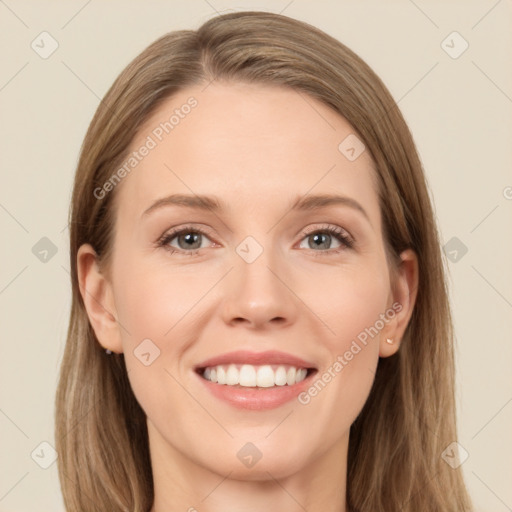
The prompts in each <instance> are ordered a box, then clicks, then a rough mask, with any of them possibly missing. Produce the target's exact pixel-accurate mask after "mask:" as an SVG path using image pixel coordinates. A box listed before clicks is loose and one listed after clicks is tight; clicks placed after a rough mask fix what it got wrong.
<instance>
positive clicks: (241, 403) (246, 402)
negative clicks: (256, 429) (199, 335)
mask: <svg viewBox="0 0 512 512" xmlns="http://www.w3.org/2000/svg"><path fill="white" fill-rule="evenodd" d="M194 370H195V373H196V374H197V375H198V376H199V378H200V379H201V381H202V382H203V383H204V385H205V387H206V389H207V390H208V391H210V392H211V393H212V394H213V395H214V396H215V397H217V398H219V399H221V400H223V401H225V402H227V403H229V404H230V405H232V406H235V407H239V408H243V409H253V410H263V409H271V408H275V407H278V406H280V405H283V404H284V403H286V402H288V401H290V400H292V399H293V398H295V397H296V396H297V395H298V394H299V393H300V392H301V391H303V390H304V389H305V388H306V387H307V386H308V385H309V384H310V382H311V378H312V377H313V375H314V374H315V373H317V371H318V370H317V368H316V367H315V366H314V365H313V364H312V363H309V362H307V361H305V360H304V359H301V358H298V357H296V356H292V355H290V354H286V353H284V352H276V351H271V352H261V353H254V352H247V351H238V352H231V353H229V354H224V355H221V356H218V357H215V358H211V359H208V360H207V361H203V362H202V363H201V364H199V365H198V366H196V367H195V368H194Z"/></svg>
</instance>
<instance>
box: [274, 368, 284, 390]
mask: <svg viewBox="0 0 512 512" xmlns="http://www.w3.org/2000/svg"><path fill="white" fill-rule="evenodd" d="M275 383H276V386H284V385H285V384H286V369H285V367H284V366H280V367H279V368H278V369H277V370H276V373H275Z"/></svg>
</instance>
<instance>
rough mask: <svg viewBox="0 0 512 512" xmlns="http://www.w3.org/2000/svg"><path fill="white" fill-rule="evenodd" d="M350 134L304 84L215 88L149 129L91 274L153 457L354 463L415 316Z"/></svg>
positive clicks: (137, 143)
mask: <svg viewBox="0 0 512 512" xmlns="http://www.w3.org/2000/svg"><path fill="white" fill-rule="evenodd" d="M190 98H193V100H191V99H190ZM186 105H189V107H185V106H186ZM173 115H174V117H172V116H173ZM165 123H167V124H165ZM353 134H354V129H353V128H352V127H351V126H350V125H349V124H348V123H347V121H346V120H345V119H343V118H342V117H341V116H339V115H338V114H336V113H335V112H333V111H331V110H330V109H329V108H328V107H326V106H324V105H323V104H321V103H319V102H317V101H316V100H314V99H313V98H311V97H309V96H306V95H304V94H302V93H300V94H299V93H297V92H296V91H294V90H291V89H287V88H281V87H264V86H260V85H248V84H219V83H213V84H211V85H209V86H208V87H207V88H204V86H201V87H199V86H197V87H196V86H195V87H190V88H187V89H185V90H183V91H181V92H180V93H179V94H176V95H175V96H173V97H172V98H169V99H168V100H167V101H166V102H165V103H164V104H162V105H161V106H160V107H159V109H158V110H157V111H156V112H155V114H154V115H153V116H152V117H151V118H150V119H148V120H147V122H146V123H145V125H144V126H143V127H141V129H140V131H139V134H138V136H137V137H136V139H135V140H134V141H133V143H132V145H131V149H132V151H137V154H138V156H135V158H136V163H135V161H132V162H131V163H132V164H133V165H132V166H131V168H130V169H131V170H130V172H129V173H126V174H127V175H126V176H125V177H124V178H123V180H122V182H121V183H120V184H119V185H117V187H118V188H117V189H116V190H115V193H116V208H117V210H116V211H117V216H116V230H115V238H114V249H113V253H112V259H111V264H110V267H109V268H110V272H109V274H108V278H106V277H105V276H103V277H98V276H99V274H97V275H96V278H97V280H96V281H95V280H94V279H96V278H95V277H93V276H92V274H91V273H87V271H85V270H84V271H82V274H81V275H82V279H83V283H85V284H87V285H88V286H90V287H91V288H93V289H95V290H97V292H98V294H100V295H101V297H102V300H104V301H105V303H106V304H108V307H107V309H109V311H111V312H112V313H113V316H114V317H115V318H116V319H117V320H118V322H117V323H116V322H110V323H109V322H108V320H101V321H99V320H98V318H96V317H95V315H94V313H93V314H90V317H91V320H92V322H93V325H94V328H95V332H96V334H97V337H98V339H99V340H100V342H101V343H102V345H103V346H104V347H106V348H109V349H110V350H114V351H116V352H124V354H125V360H126V366H127V369H128V372H129V379H130V382H131V385H132V388H133V391H134V393H135V396H136V397H137V400H138V401H139V403H140V404H141V406H142V408H143V409H144V411H145V413H146V415H147V419H148V431H149V436H150V444H151V450H152V457H153V463H154V464H157V463H163V462H162V461H163V460H164V459H165V460H174V461H179V464H180V465H181V467H185V466H186V467H189V468H196V470H197V468H200V470H201V471H209V472H214V473H216V474H221V475H226V474H228V473H230V472H231V477H232V478H238V479H249V480H250V479H254V480H256V479H263V478H265V475H268V473H270V474H271V475H272V476H273V477H275V478H283V477H286V476H290V475H292V474H294V473H297V472H300V471H305V469H306V468H312V467H314V466H315V464H320V463H321V461H323V463H328V464H332V465H334V464H339V461H340V457H341V459H343V458H344V457H346V449H347V445H348V433H349V428H350V425H351V424H352V422H353V421H354V419H355V418H356V416H357V415H358V413H359V412H360V410H361V408H362V407H363V405H364V403H365V401H366V399H367V396H368V394H369V391H370V388H371V385H372V383H373V379H374V373H375V370H376V366H377V364H378V360H379V356H381V357H386V356H389V355H391V354H392V353H394V352H395V351H396V350H397V348H398V342H399V338H400V335H401V334H402V333H403V330H404V329H405V325H406V323H407V320H408V317H409V314H410V303H409V302H408V300H409V299H408V297H409V294H408V293H409V292H408V288H407V287H408V278H407V273H406V272H403V277H400V275H399V277H398V279H399V281H398V286H397V288H396V290H398V294H397V292H396V290H395V288H392V283H391V281H390V269H389V267H388V264H387V261H386V254H385V250H384V240H383V238H382V235H381V228H382V226H381V215H380V210H379V204H378V196H377V189H376V185H375V181H374V180H375V172H376V171H375V169H374V165H373V162H372V159H371V156H370V154H369V152H368V151H363V152H362V153H361V154H360V155H359V156H357V154H358V153H359V151H360V149H361V146H359V145H357V144H359V143H358V141H357V140H355V139H348V141H347V142H345V143H344V144H342V146H341V149H340V148H339V146H340V143H342V141H344V140H345V139H346V137H348V136H353ZM354 140H355V142H354ZM350 142H351V143H350ZM347 144H348V146H347ZM143 147H146V148H147V150H143V149H141V148H143ZM351 147H353V148H354V151H352V150H351V149H350V148H351ZM354 156H357V158H355V159H354ZM109 193H112V192H109ZM203 196H207V198H203ZM200 198H203V199H200ZM86 253H87V249H86V248H83V251H82V252H81V253H79V261H82V260H83V259H85V254H86ZM81 258H82V259H81ZM83 267H84V265H82V268H83ZM88 279H89V281H87V280H88ZM102 279H105V280H104V281H102ZM392 290H394V293H393V292H392ZM91 307H92V306H91ZM98 315H100V313H98ZM98 315H96V316H98ZM386 338H391V339H393V340H394V342H395V343H394V344H393V345H390V344H388V343H386V341H385V339H386ZM205 368H208V369H207V370H206V373H204V372H205ZM206 377H209V379H210V380H207V378H206ZM212 381H213V382H212ZM215 381H217V382H215ZM219 381H220V382H224V383H219ZM254 461H256V462H254ZM326 461H328V462H326Z"/></svg>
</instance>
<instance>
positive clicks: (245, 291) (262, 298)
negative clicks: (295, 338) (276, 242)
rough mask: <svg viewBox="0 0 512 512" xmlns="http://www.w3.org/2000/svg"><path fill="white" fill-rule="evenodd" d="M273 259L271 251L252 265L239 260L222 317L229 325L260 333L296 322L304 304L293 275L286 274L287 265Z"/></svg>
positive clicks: (227, 287)
mask: <svg viewBox="0 0 512 512" xmlns="http://www.w3.org/2000/svg"><path fill="white" fill-rule="evenodd" d="M235 256H236V258H238V255H235ZM270 256H271V255H270V251H267V250H264V251H263V253H262V254H261V255H260V256H259V257H258V258H257V259H256V260H255V261H253V262H252V263H247V262H246V261H244V260H243V259H242V258H238V259H235V265H234V268H233V270H232V271H231V272H230V273H229V275H228V276H227V277H226V279H225V283H224V286H225V289H224V297H225V299H224V301H223V306H222V316H223V319H224V322H225V323H226V324H228V325H230V326H235V325H239V324H243V325H245V326H246V327H247V328H250V329H254V330H256V329H268V328H283V327H285V326H287V325H290V324H292V323H294V322H295V321H296V319H297V315H298V308H299V307H300V300H299V299H298V297H297V295H296V294H295V293H294V291H293V283H290V280H291V278H290V275H289V274H290V273H289V272H286V271H285V270H283V269H284V268H285V266H286V262H281V261H279V262H278V261H276V260H275V259H272V258H271V257H270Z"/></svg>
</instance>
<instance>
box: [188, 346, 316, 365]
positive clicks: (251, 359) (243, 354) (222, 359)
mask: <svg viewBox="0 0 512 512" xmlns="http://www.w3.org/2000/svg"><path fill="white" fill-rule="evenodd" d="M221 364H251V365H265V364H269V365H270V364H286V365H290V366H295V367H297V368H307V369H310V368H315V367H314V365H313V364H312V363H311V362H308V361H305V360H304V359H302V358H300V357H297V356H293V355H291V354H287V353H286V352H279V351H278V350H268V351H266V352H249V351H247V350H237V351H235V352H227V353H225V354H221V355H219V356H215V357H212V358H210V359H207V360H205V361H203V362H202V363H200V364H198V365H197V366H196V369H202V368H207V367H213V366H218V365H221Z"/></svg>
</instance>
